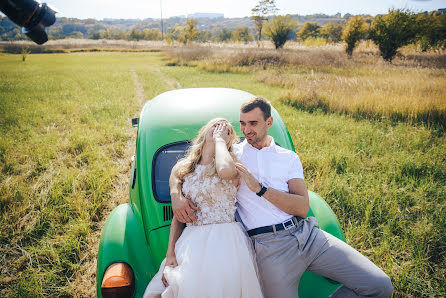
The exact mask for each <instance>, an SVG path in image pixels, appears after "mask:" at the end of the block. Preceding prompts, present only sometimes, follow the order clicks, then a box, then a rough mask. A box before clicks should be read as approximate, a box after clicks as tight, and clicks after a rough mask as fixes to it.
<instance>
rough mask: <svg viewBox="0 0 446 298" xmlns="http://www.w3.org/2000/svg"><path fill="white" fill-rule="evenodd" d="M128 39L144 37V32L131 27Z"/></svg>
mask: <svg viewBox="0 0 446 298" xmlns="http://www.w3.org/2000/svg"><path fill="white" fill-rule="evenodd" d="M106 38H107V37H106ZM129 39H130V40H136V41H138V40H141V39H144V33H143V32H142V31H141V30H139V29H133V30H132V31H131V32H130V36H129Z"/></svg>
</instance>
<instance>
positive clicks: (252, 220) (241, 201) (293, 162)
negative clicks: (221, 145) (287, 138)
mask: <svg viewBox="0 0 446 298" xmlns="http://www.w3.org/2000/svg"><path fill="white" fill-rule="evenodd" d="M270 138H271V143H270V145H269V146H268V147H264V148H262V149H260V150H259V149H257V148H255V147H253V146H252V145H251V144H249V143H248V142H247V141H246V140H244V141H243V142H242V143H240V144H235V145H234V153H235V154H236V155H237V157H238V158H239V160H240V161H241V162H242V163H243V164H244V165H245V166H246V167H247V168H248V169H249V170H250V171H251V173H252V174H253V175H254V176H255V177H256V178H257V180H259V182H260V183H262V184H263V185H265V186H266V187H272V188H274V189H277V190H279V191H282V192H287V193H288V192H289V189H288V181H289V180H291V179H293V178H299V179H304V173H303V169H302V164H301V162H300V159H299V156H297V154H296V153H294V152H293V151H290V150H288V149H285V148H282V147H280V146H278V145H276V143H275V142H274V139H273V138H272V137H271V136H270ZM237 211H238V213H239V215H240V218H241V219H242V221H243V223H244V224H245V226H246V228H247V229H248V230H251V229H255V228H258V227H263V226H270V225H274V224H278V223H281V222H283V221H285V220H287V219H290V218H291V217H292V215H290V214H288V213H286V212H283V211H282V210H280V209H279V208H277V207H276V206H274V205H273V204H272V203H270V202H269V201H268V200H266V199H265V198H263V197H258V196H257V195H256V194H255V193H254V192H252V191H251V190H250V189H249V188H248V186H247V185H246V183H245V182H244V181H243V179H242V183H241V185H240V189H239V191H238V192H237Z"/></svg>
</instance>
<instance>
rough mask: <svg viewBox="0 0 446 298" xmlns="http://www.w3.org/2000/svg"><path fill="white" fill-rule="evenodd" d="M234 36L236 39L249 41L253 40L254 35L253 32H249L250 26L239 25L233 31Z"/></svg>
mask: <svg viewBox="0 0 446 298" xmlns="http://www.w3.org/2000/svg"><path fill="white" fill-rule="evenodd" d="M232 37H233V38H234V40H235V41H240V42H248V41H250V40H253V36H252V34H251V33H249V30H248V27H246V26H245V27H238V28H237V29H235V31H234V33H232Z"/></svg>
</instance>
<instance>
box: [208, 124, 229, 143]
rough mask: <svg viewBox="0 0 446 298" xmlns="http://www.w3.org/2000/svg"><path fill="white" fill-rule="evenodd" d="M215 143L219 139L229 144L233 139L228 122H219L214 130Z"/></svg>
mask: <svg viewBox="0 0 446 298" xmlns="http://www.w3.org/2000/svg"><path fill="white" fill-rule="evenodd" d="M212 136H213V138H214V141H216V140H218V139H223V140H224V141H225V143H228V142H229V140H230V138H231V132H230V131H229V126H228V125H227V124H226V122H223V121H222V122H218V123H217V124H216V126H215V129H214V134H213V135H212Z"/></svg>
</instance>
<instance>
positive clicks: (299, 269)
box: [254, 231, 305, 298]
mask: <svg viewBox="0 0 446 298" xmlns="http://www.w3.org/2000/svg"><path fill="white" fill-rule="evenodd" d="M254 246H255V250H256V260H257V265H258V268H259V274H260V278H261V283H262V288H263V294H264V295H265V298H277V297H281V298H296V297H297V290H298V287H299V279H300V277H301V276H302V274H303V272H304V271H305V265H304V262H303V260H302V255H301V251H300V250H299V249H298V245H296V238H295V237H293V236H292V235H290V233H287V231H281V232H278V233H277V234H274V233H268V234H267V235H262V237H261V238H260V239H254ZM299 260H301V261H300V262H299Z"/></svg>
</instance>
